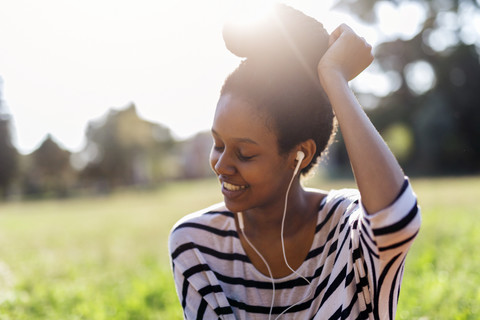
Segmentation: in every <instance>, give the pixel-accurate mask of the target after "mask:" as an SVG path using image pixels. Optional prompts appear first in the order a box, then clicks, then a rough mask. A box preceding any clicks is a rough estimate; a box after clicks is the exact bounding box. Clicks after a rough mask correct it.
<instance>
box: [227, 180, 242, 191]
mask: <svg viewBox="0 0 480 320" xmlns="http://www.w3.org/2000/svg"><path fill="white" fill-rule="evenodd" d="M223 187H224V188H225V189H227V190H228V191H238V190H243V189H246V188H247V187H246V186H236V185H233V184H230V183H228V182H224V183H223Z"/></svg>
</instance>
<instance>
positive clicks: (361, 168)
mask: <svg viewBox="0 0 480 320" xmlns="http://www.w3.org/2000/svg"><path fill="white" fill-rule="evenodd" d="M371 51H372V48H371V46H370V45H369V44H368V43H366V42H365V40H364V39H363V38H360V37H359V36H357V35H356V34H355V33H354V32H353V30H352V29H350V28H349V27H348V26H346V25H341V26H339V27H338V28H337V29H336V30H335V31H334V32H333V33H332V34H331V35H330V41H329V48H328V50H327V52H326V53H325V55H324V56H323V57H322V59H321V60H320V62H319V64H318V76H319V78H320V82H321V84H322V86H323V88H324V89H325V91H326V93H327V95H328V97H329V99H330V102H331V103H332V107H333V111H334V112H335V115H336V117H337V120H338V123H339V126H340V130H341V132H342V135H343V138H344V141H345V146H346V148H347V152H348V156H349V159H350V163H351V166H352V169H353V173H354V176H355V180H356V182H357V186H358V189H359V191H360V194H361V196H362V203H363V205H364V207H365V209H366V210H367V212H368V213H370V214H371V213H375V212H377V211H379V210H381V209H384V208H386V207H387V206H388V205H390V204H391V203H392V202H393V201H394V200H395V198H396V196H397V195H398V193H399V192H400V189H401V186H402V184H403V180H404V174H403V171H402V169H401V168H400V166H399V164H398V162H397V160H396V159H395V157H394V155H393V154H392V152H391V151H390V149H389V148H388V146H387V145H386V144H385V142H384V141H383V139H382V137H381V136H380V134H379V133H378V131H377V130H376V129H375V127H374V126H373V124H372V123H371V122H370V119H369V118H368V117H367V115H366V114H365V112H364V111H363V109H362V107H361V106H360V104H359V103H358V101H357V99H356V97H355V96H354V94H353V92H352V91H351V89H350V87H349V86H348V81H350V80H352V79H353V78H355V77H356V76H357V75H358V74H359V73H360V72H362V71H363V70H364V69H365V68H366V67H368V66H369V65H370V63H371V62H372V61H373V56H372V53H371Z"/></svg>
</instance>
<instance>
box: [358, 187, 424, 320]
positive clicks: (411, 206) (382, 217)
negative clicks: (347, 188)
mask: <svg viewBox="0 0 480 320" xmlns="http://www.w3.org/2000/svg"><path fill="white" fill-rule="evenodd" d="M359 210H360V214H359V220H358V221H359V223H358V228H355V229H356V230H355V232H356V233H357V240H358V247H359V249H360V253H361V255H362V258H363V259H362V260H361V262H362V263H360V264H357V267H358V268H359V269H363V270H360V273H365V276H366V277H367V279H368V287H369V288H368V291H369V295H370V297H369V300H371V304H372V306H373V313H374V316H375V318H376V319H394V318H395V313H396V307H397V302H398V298H399V293H400V285H401V281H402V277H403V270H404V266H405V258H406V255H407V252H408V250H409V249H410V247H411V245H412V243H413V240H414V239H415V237H416V236H417V234H418V231H419V229H420V224H421V217H420V209H419V207H418V204H417V197H416V195H415V193H414V192H413V190H412V188H411V185H410V182H409V180H408V178H405V182H404V184H403V187H402V189H401V191H400V193H399V195H398V197H397V198H396V200H395V201H394V202H393V203H392V204H391V205H390V206H388V207H387V208H385V209H383V210H381V211H379V212H377V213H374V214H371V215H368V214H367V213H366V210H365V209H364V208H363V206H362V205H361V204H360V207H359Z"/></svg>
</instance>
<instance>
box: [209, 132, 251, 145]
mask: <svg viewBox="0 0 480 320" xmlns="http://www.w3.org/2000/svg"><path fill="white" fill-rule="evenodd" d="M212 133H213V134H214V135H216V136H218V137H220V135H219V134H218V132H217V131H215V130H214V129H212ZM233 140H235V141H236V142H243V143H249V144H255V145H258V142H256V141H255V140H252V139H250V138H233Z"/></svg>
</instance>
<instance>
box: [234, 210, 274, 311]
mask: <svg viewBox="0 0 480 320" xmlns="http://www.w3.org/2000/svg"><path fill="white" fill-rule="evenodd" d="M238 225H239V227H240V231H241V232H242V234H243V237H244V238H245V240H246V241H247V243H248V245H249V246H250V247H252V249H253V251H255V253H256V254H257V255H258V256H259V257H260V259H262V261H263V263H264V264H265V266H266V267H267V270H268V275H269V276H270V280H271V282H272V302H271V303H270V311H269V313H268V320H270V319H271V317H272V310H273V304H274V302H275V280H274V279H273V274H272V270H270V266H269V265H268V262H267V260H266V259H265V258H264V257H263V256H262V254H261V253H260V251H258V250H257V248H255V246H254V245H253V243H251V242H250V240H249V239H248V237H247V235H246V234H245V230H244V229H245V227H244V224H243V213H242V212H238Z"/></svg>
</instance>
